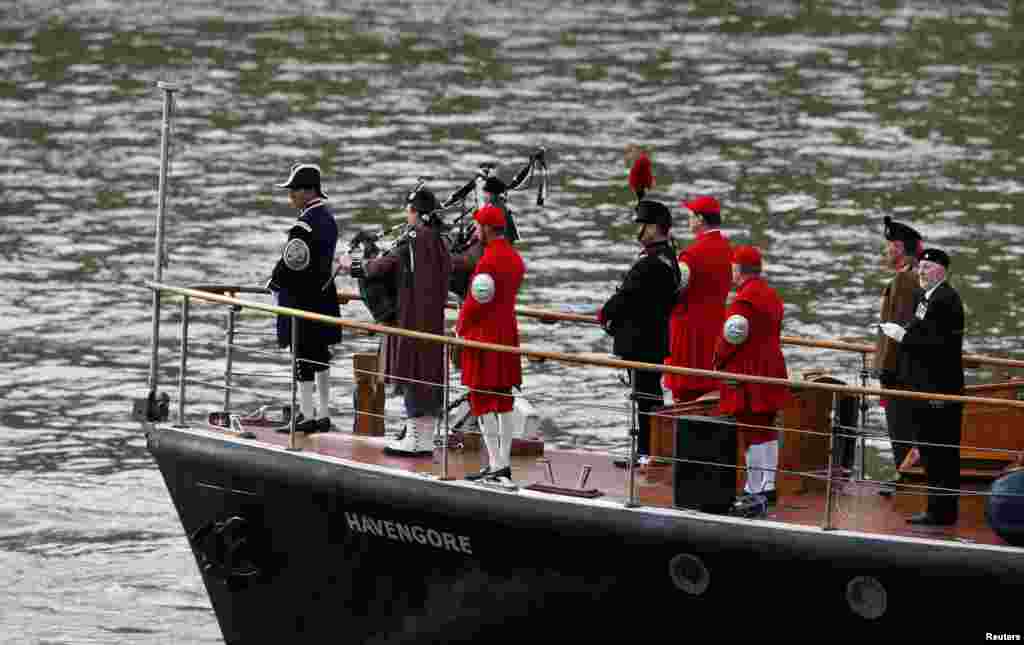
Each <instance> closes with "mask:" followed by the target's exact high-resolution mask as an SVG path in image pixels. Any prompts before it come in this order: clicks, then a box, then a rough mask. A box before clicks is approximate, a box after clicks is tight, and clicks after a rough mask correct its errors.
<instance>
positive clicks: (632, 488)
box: [626, 370, 639, 507]
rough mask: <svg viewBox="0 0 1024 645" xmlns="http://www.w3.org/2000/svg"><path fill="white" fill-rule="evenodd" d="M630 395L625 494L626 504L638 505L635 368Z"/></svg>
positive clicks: (631, 374) (630, 505)
mask: <svg viewBox="0 0 1024 645" xmlns="http://www.w3.org/2000/svg"><path fill="white" fill-rule="evenodd" d="M629 375H630V379H629V382H630V395H629V461H627V462H626V469H627V471H626V473H627V476H626V480H627V481H628V486H629V491H628V494H627V496H626V506H627V507H633V506H639V502H637V499H636V468H635V466H634V464H635V463H636V443H637V435H638V433H639V428H638V427H637V418H636V415H637V405H636V370H630V374H629Z"/></svg>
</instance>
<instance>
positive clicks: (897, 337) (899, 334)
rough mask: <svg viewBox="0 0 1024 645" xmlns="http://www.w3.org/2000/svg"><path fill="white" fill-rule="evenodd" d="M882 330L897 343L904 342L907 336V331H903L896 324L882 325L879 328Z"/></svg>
mask: <svg viewBox="0 0 1024 645" xmlns="http://www.w3.org/2000/svg"><path fill="white" fill-rule="evenodd" d="M878 327H879V329H881V330H882V333H883V334H885V335H886V336H888V337H889V338H891V339H893V340H894V341H896V342H897V343H901V342H903V337H904V336H906V334H907V330H906V329H903V328H902V327H900V326H899V325H897V324H896V323H890V322H889V323H888V322H887V323H882V324H881V325H879V326H878Z"/></svg>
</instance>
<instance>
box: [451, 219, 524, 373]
mask: <svg viewBox="0 0 1024 645" xmlns="http://www.w3.org/2000/svg"><path fill="white" fill-rule="evenodd" d="M525 273H526V266H525V265H524V264H523V259H522V258H521V257H519V253H517V252H516V250H515V248H513V247H512V245H511V244H510V243H509V241H508V240H506V239H504V238H498V239H496V240H492V241H490V242H489V243H488V244H487V247H486V248H484V254H483V256H482V257H481V258H480V261H479V262H477V263H476V267H475V268H474V269H473V276H472V277H471V278H470V288H469V289H468V290H467V292H466V299H465V300H464V301H463V303H462V308H461V309H460V310H459V322H458V325H457V327H456V332H457V333H458V335H459V336H460V337H462V338H464V339H466V340H477V341H481V342H484V343H495V344H499V345H511V346H513V347H519V324H518V323H517V322H516V311H515V307H516V293H518V291H519V285H520V284H521V283H522V281H523V275H524V274H525ZM484 274H488V275H490V276H491V278H493V280H494V297H493V298H492V299H491V300H490V302H486V303H483V302H480V301H479V300H477V298H476V296H474V295H473V286H472V285H473V281H474V280H475V279H476V277H477V276H479V275H484ZM522 382H523V367H522V361H521V360H520V357H519V355H518V354H506V353H505V352H490V351H486V350H480V349H474V348H470V347H466V348H463V350H462V384H463V385H466V386H467V387H471V388H481V389H507V388H511V387H513V386H518V385H520V384H522Z"/></svg>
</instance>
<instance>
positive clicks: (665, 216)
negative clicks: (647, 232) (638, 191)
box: [633, 199, 672, 228]
mask: <svg viewBox="0 0 1024 645" xmlns="http://www.w3.org/2000/svg"><path fill="white" fill-rule="evenodd" d="M633 222H634V223H636V224H661V225H662V226H665V227H666V228H671V227H672V213H671V212H669V210H668V206H666V205H664V204H662V203H661V202H656V201H654V200H653V199H641V200H640V201H639V202H638V203H637V205H636V216H635V217H634V218H633Z"/></svg>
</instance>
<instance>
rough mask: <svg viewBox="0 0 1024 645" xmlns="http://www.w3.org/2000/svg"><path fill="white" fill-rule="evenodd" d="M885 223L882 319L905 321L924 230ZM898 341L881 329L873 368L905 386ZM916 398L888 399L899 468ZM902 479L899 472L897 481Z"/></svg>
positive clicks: (891, 384) (890, 384)
mask: <svg viewBox="0 0 1024 645" xmlns="http://www.w3.org/2000/svg"><path fill="white" fill-rule="evenodd" d="M883 222H884V226H885V240H886V244H885V264H886V268H888V269H889V270H890V271H892V272H893V277H892V279H891V280H890V281H889V282H888V283H887V284H886V285H885V288H884V289H883V290H882V304H881V308H880V310H879V314H880V315H879V317H880V322H883V323H886V322H892V323H896V324H899V325H906V324H907V323H909V322H910V321H911V320H912V319H913V317H914V296H915V294H916V293H917V291H918V289H919V284H918V278H917V256H918V254H919V253H921V251H922V250H923V247H922V245H921V234H920V233H918V232H917V231H916V230H914V229H913V228H911V227H909V226H907V225H906V224H901V223H900V222H894V221H893V220H892V218H891V217H889V216H888V215H887V216H886V217H885V218H884V220H883ZM898 354H899V344H898V343H897V342H896V341H894V340H893V339H891V338H889V337H888V336H886V335H885V334H883V333H881V331H879V332H878V341H877V344H876V345H875V355H874V359H873V365H872V367H873V372H874V373H875V374H876V375H877V377H878V381H879V383H880V384H881V386H882V387H883V388H885V389H896V390H901V389H906V385H904V384H903V383H901V382H900V380H899V378H898V376H897V362H896V361H897V356H898ZM912 406H913V401H911V400H910V399H901V398H898V397H894V398H890V399H887V400H886V401H885V422H886V429H887V430H888V432H889V439H890V441H891V442H892V454H893V460H894V461H895V463H896V468H897V469H898V468H899V467H900V464H902V463H903V460H904V459H906V457H907V453H908V452H910V447H911V446H910V442H912V441H913V440H914V424H913V422H912V421H911V419H910V410H911V408H912ZM899 480H900V478H899V472H897V474H896V478H895V480H894V483H898V482H899ZM892 492H893V489H892V488H891V487H890V486H886V487H884V488H881V489H880V490H879V493H880V494H881V495H885V496H889V495H892Z"/></svg>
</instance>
